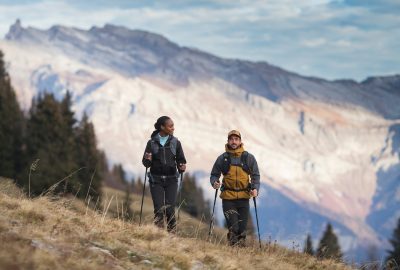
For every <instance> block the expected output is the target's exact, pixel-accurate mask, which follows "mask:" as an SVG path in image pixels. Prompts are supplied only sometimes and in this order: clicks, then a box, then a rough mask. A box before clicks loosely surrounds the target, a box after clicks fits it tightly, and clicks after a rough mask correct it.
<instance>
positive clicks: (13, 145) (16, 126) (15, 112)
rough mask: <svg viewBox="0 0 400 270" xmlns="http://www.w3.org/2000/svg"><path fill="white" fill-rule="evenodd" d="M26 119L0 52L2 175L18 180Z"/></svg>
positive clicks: (0, 153)
mask: <svg viewBox="0 0 400 270" xmlns="http://www.w3.org/2000/svg"><path fill="white" fill-rule="evenodd" d="M23 125H24V118H23V114H22V111H21V109H20V107H19V104H18V101H17V97H16V95H15V92H14V89H13V88H12V86H11V81H10V77H9V76H8V74H7V72H6V68H5V66H4V60H3V53H2V52H1V51H0V174H1V175H2V176H5V177H9V178H13V179H16V176H17V174H18V172H19V171H21V168H22V162H21V161H22V145H23V140H22V139H23V136H22V131H23Z"/></svg>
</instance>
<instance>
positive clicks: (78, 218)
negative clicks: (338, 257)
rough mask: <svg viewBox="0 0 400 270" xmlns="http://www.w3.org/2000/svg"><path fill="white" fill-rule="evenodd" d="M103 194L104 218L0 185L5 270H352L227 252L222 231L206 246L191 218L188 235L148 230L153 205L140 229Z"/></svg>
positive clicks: (279, 255)
mask: <svg viewBox="0 0 400 270" xmlns="http://www.w3.org/2000/svg"><path fill="white" fill-rule="evenodd" d="M105 193H106V196H105V198H104V200H103V203H102V205H103V206H102V208H103V209H107V207H108V205H110V207H109V208H108V211H107V215H103V214H102V211H93V210H91V209H89V208H87V207H86V206H85V204H84V203H83V202H82V201H79V200H77V199H75V198H73V197H71V198H61V199H60V198H53V197H50V196H44V197H39V198H35V199H28V198H26V196H25V195H24V194H23V193H22V192H21V191H20V190H19V189H18V188H16V187H15V186H14V185H13V184H12V182H11V181H7V180H4V179H0V243H1V245H0V269H285V270H287V269H349V268H348V267H346V266H344V265H342V264H339V263H336V262H333V261H317V260H316V259H315V258H313V257H310V256H307V255H304V254H301V253H296V252H292V251H290V250H287V249H284V248H280V247H278V246H266V247H265V248H264V250H263V251H259V250H258V249H257V245H254V247H253V246H250V247H248V248H231V247H227V246H226V245H224V244H222V243H220V239H221V238H222V237H220V236H224V234H223V233H222V231H219V232H217V234H216V236H215V237H214V238H213V239H212V241H211V242H209V241H205V240H203V239H202V238H203V236H202V233H201V231H202V230H204V226H205V225H201V224H200V223H199V222H198V221H194V220H191V219H190V218H189V217H187V216H186V215H183V216H181V221H182V222H181V224H180V230H181V233H182V234H183V235H184V236H185V237H181V236H179V235H171V234H168V233H167V232H165V231H162V230H159V229H157V228H155V227H154V226H153V225H151V224H150V220H151V207H148V206H149V205H150V204H148V206H147V207H146V214H145V216H147V218H146V219H145V220H147V222H148V223H147V224H145V225H144V226H141V227H139V226H138V225H137V223H135V222H126V221H123V220H122V219H120V218H119V219H118V218H112V217H109V215H115V213H116V212H114V213H112V211H110V209H111V205H112V204H113V203H115V207H116V198H117V195H118V198H119V197H120V195H121V197H122V195H123V194H122V193H121V194H119V193H118V192H117V191H112V190H105ZM111 198H113V200H111ZM114 198H115V199H114ZM120 199H122V198H120ZM137 199H138V198H137V196H136V199H134V203H133V208H134V210H138V209H137V208H136V207H137V206H138V203H137V202H136V203H135V200H137ZM110 202H111V203H110ZM120 207H121V206H120V205H119V206H118V208H119V209H120ZM139 207H140V205H139ZM135 208H136V209H135ZM113 209H114V206H113ZM103 212H105V211H103ZM117 217H118V214H117ZM194 224H196V225H194ZM199 224H200V225H199ZM182 228H185V229H182Z"/></svg>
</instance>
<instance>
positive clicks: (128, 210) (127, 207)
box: [123, 181, 135, 220]
mask: <svg viewBox="0 0 400 270" xmlns="http://www.w3.org/2000/svg"><path fill="white" fill-rule="evenodd" d="M134 184H135V183H134V181H132V182H131V183H130V184H129V183H127V185H126V191H125V199H124V204H123V205H124V213H123V219H125V220H131V219H132V218H133V210H132V207H131V205H132V199H131V189H132V187H133V185H134Z"/></svg>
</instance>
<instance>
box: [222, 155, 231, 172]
mask: <svg viewBox="0 0 400 270" xmlns="http://www.w3.org/2000/svg"><path fill="white" fill-rule="evenodd" d="M230 167H231V156H230V155H229V153H227V152H225V153H223V154H222V164H221V172H222V174H223V175H226V174H227V173H228V172H229V169H230Z"/></svg>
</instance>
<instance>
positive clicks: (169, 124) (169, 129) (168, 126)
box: [161, 119, 175, 135]
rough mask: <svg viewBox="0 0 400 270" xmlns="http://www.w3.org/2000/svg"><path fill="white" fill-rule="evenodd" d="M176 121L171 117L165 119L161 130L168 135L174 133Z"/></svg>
mask: <svg viewBox="0 0 400 270" xmlns="http://www.w3.org/2000/svg"><path fill="white" fill-rule="evenodd" d="M174 130H175V128H174V122H173V121H172V120H171V119H168V120H167V121H165V125H163V126H161V131H162V132H163V133H165V134H167V135H174Z"/></svg>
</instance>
